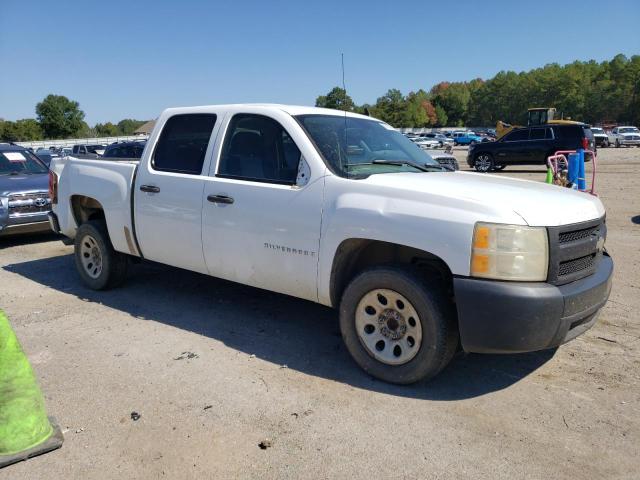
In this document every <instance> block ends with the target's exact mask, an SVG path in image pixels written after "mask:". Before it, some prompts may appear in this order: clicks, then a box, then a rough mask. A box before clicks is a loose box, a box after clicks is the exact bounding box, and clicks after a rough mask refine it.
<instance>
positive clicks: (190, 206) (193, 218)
mask: <svg viewBox="0 0 640 480" xmlns="http://www.w3.org/2000/svg"><path fill="white" fill-rule="evenodd" d="M216 118H217V117H216V115H215V114H213V113H211V114H179V115H173V116H171V117H170V118H168V119H167V121H166V123H165V124H164V127H163V129H162V132H161V133H160V136H159V138H158V141H157V143H156V145H155V147H154V148H153V151H152V152H151V159H150V161H149V162H143V163H141V166H140V168H139V170H138V172H137V178H136V182H135V185H134V188H135V190H134V195H135V202H134V206H135V225H136V236H137V238H138V240H139V244H140V249H141V250H142V255H143V256H144V258H146V259H149V260H155V261H158V262H162V263H166V264H168V265H173V266H176V267H180V268H186V269H188V270H193V271H196V272H201V273H206V272H207V268H206V265H205V262H204V256H203V253H202V192H203V189H204V184H205V177H204V176H203V175H202V172H203V171H205V172H206V171H207V169H208V162H207V161H205V159H208V158H210V157H211V155H208V154H207V152H209V151H210V149H211V148H212V147H209V145H210V144H212V143H213V141H212V139H215V134H216V131H217V128H216ZM150 142H151V139H150ZM149 147H151V145H149Z"/></svg>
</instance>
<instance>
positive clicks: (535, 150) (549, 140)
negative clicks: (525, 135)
mask: <svg viewBox="0 0 640 480" xmlns="http://www.w3.org/2000/svg"><path fill="white" fill-rule="evenodd" d="M551 150H553V134H552V133H551V129H550V128H549V127H536V128H532V129H531V130H529V148H528V150H527V152H526V155H527V162H526V163H528V164H531V165H538V164H541V165H546V163H547V156H548V154H549V152H550V151H551Z"/></svg>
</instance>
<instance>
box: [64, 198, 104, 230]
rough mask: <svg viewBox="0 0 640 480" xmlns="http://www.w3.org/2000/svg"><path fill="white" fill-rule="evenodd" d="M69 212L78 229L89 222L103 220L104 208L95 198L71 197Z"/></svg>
mask: <svg viewBox="0 0 640 480" xmlns="http://www.w3.org/2000/svg"><path fill="white" fill-rule="evenodd" d="M71 211H72V212H73V217H74V219H75V221H76V225H77V226H78V227H79V226H80V225H82V224H83V223H87V222H88V221H89V220H104V218H105V216H104V208H102V205H101V204H100V202H98V201H97V200H96V199H95V198H91V197H87V196H84V195H73V196H72V197H71Z"/></svg>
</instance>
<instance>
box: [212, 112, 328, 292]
mask: <svg viewBox="0 0 640 480" xmlns="http://www.w3.org/2000/svg"><path fill="white" fill-rule="evenodd" d="M274 115H275V114H274ZM279 120H280V121H279ZM287 120H288V123H287ZM283 123H284V124H286V125H287V128H288V129H289V131H287V129H285V127H284V126H283ZM293 130H295V132H293ZM290 133H295V135H294V136H292V135H291V134H290ZM301 135H303V133H302V132H301V129H300V127H299V126H297V124H295V121H294V120H293V119H292V118H291V117H290V116H288V115H285V114H283V116H282V118H279V119H278V118H274V117H272V116H267V115H263V114H257V113H237V114H235V115H233V116H231V117H230V120H229V125H228V127H227V129H226V134H225V138H224V142H223V144H222V145H221V147H220V148H219V149H217V150H218V158H219V161H218V164H217V169H216V168H215V167H212V172H211V178H210V179H209V181H208V182H207V183H206V186H205V191H204V202H203V204H204V205H203V214H202V229H203V231H202V236H203V246H204V256H205V259H206V263H207V267H208V268H209V273H210V274H211V275H214V276H216V277H221V278H225V279H228V280H233V281H236V282H240V283H244V284H247V285H252V286H255V287H260V288H265V289H268V290H273V291H276V292H279V293H285V294H289V295H294V296H297V297H301V298H306V299H309V300H317V286H316V276H317V266H318V245H319V238H320V220H321V215H322V210H321V204H322V189H323V185H324V179H323V177H322V176H321V175H317V176H311V172H310V170H309V168H308V164H307V163H306V161H305V160H304V158H303V156H302V155H301V152H300V150H299V148H298V146H297V144H296V142H295V140H294V138H295V137H296V136H298V138H301V137H300V136H301Z"/></svg>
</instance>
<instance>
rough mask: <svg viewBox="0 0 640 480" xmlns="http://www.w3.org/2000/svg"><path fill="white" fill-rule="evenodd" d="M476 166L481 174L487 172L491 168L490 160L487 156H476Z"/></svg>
mask: <svg viewBox="0 0 640 480" xmlns="http://www.w3.org/2000/svg"><path fill="white" fill-rule="evenodd" d="M476 166H477V168H478V170H480V171H481V172H487V171H488V170H489V168H491V158H489V155H484V154H483V155H478V157H477V158H476Z"/></svg>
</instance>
